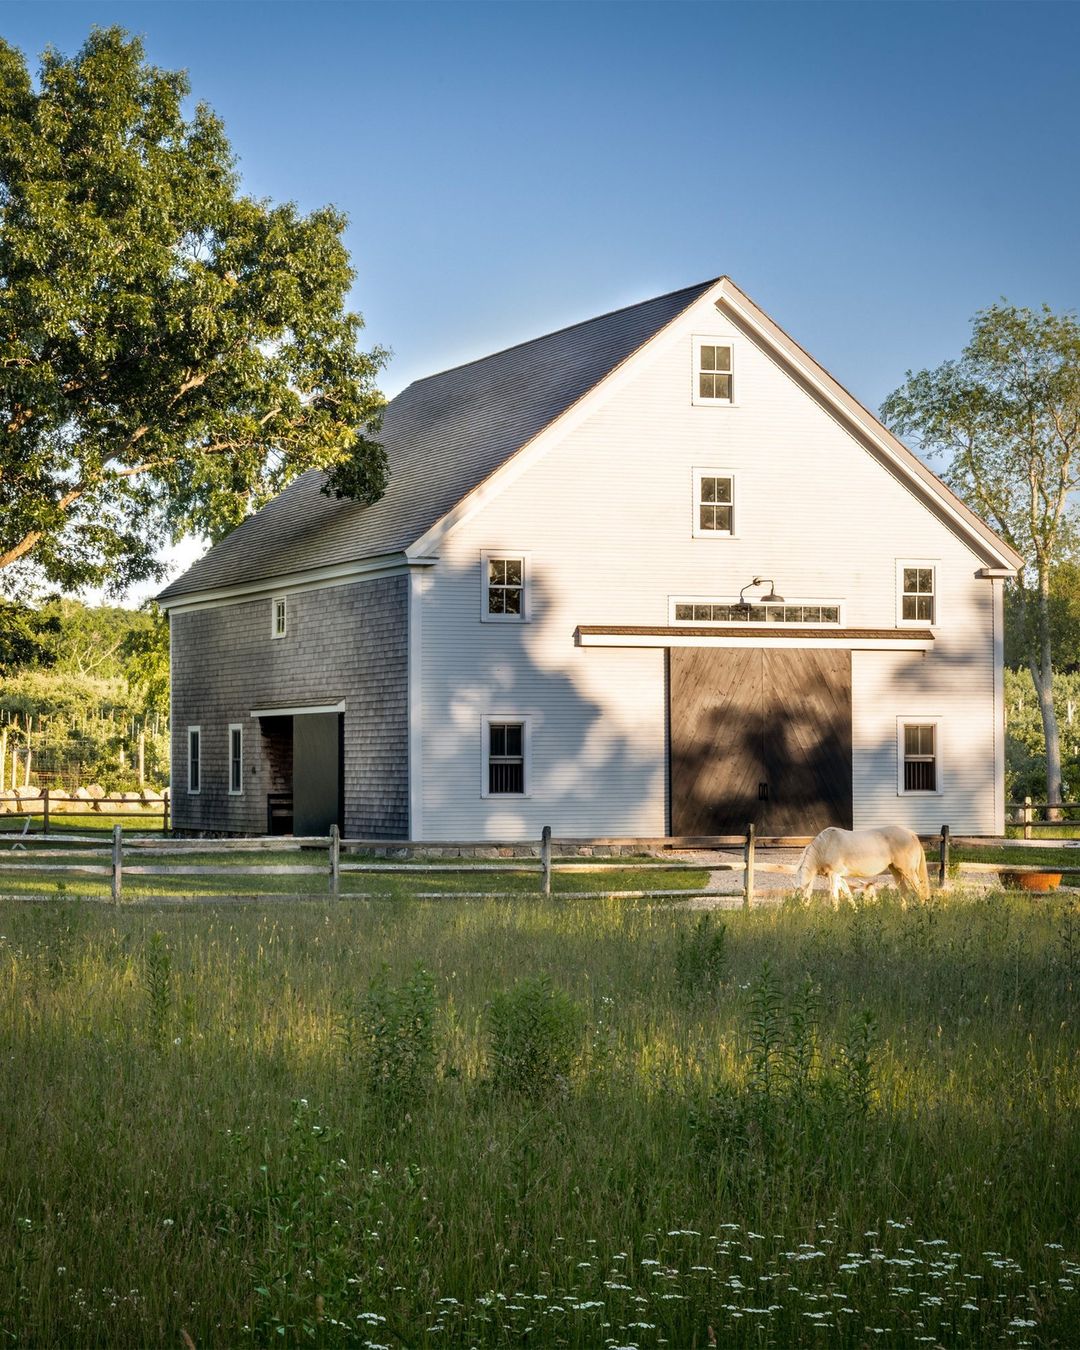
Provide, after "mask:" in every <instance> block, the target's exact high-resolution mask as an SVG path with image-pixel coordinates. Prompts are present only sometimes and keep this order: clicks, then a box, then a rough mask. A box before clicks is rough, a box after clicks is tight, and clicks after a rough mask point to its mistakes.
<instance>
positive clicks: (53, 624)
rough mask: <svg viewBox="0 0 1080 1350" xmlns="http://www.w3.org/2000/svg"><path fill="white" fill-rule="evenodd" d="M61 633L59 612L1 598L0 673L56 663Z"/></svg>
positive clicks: (4, 673) (5, 673)
mask: <svg viewBox="0 0 1080 1350" xmlns="http://www.w3.org/2000/svg"><path fill="white" fill-rule="evenodd" d="M59 634H60V620H59V618H58V617H57V616H56V615H55V614H49V613H42V612H40V611H39V610H36V609H32V608H31V607H30V606H29V605H23V604H19V603H18V602H16V601H12V600H4V599H2V598H0V675H7V674H9V673H10V672H11V671H13V670H17V669H19V668H20V667H29V668H33V669H38V668H40V667H42V666H50V665H54V664H55V662H56V656H57V639H58V637H59Z"/></svg>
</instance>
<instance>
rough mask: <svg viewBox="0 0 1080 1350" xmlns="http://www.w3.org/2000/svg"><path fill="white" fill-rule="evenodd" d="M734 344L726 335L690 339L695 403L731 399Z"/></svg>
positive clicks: (729, 401)
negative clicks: (692, 353) (691, 340)
mask: <svg viewBox="0 0 1080 1350" xmlns="http://www.w3.org/2000/svg"><path fill="white" fill-rule="evenodd" d="M734 381H735V347H734V345H733V343H732V341H731V339H730V338H713V337H699V338H695V339H694V398H693V401H694V402H695V403H706V404H710V403H711V404H731V403H734V401H735V385H734Z"/></svg>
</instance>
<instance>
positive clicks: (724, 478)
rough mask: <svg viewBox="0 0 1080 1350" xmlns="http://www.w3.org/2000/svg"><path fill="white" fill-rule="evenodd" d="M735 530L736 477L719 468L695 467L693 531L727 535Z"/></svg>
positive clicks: (707, 535)
mask: <svg viewBox="0 0 1080 1350" xmlns="http://www.w3.org/2000/svg"><path fill="white" fill-rule="evenodd" d="M734 532H735V476H734V474H732V473H729V472H724V471H723V470H720V469H695V470H694V534H695V535H696V536H697V537H699V538H705V539H708V538H714V539H715V538H718V537H721V538H726V537H730V536H731V535H733V534H734Z"/></svg>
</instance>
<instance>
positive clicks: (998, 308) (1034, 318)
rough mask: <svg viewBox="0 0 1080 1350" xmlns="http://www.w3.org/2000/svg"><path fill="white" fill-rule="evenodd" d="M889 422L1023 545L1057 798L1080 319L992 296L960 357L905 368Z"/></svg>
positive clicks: (1024, 591)
mask: <svg viewBox="0 0 1080 1350" xmlns="http://www.w3.org/2000/svg"><path fill="white" fill-rule="evenodd" d="M881 411H882V415H883V417H884V418H885V420H886V422H887V423H888V424H889V425H890V426H892V427H894V428H895V429H896V430H898V431H899V432H901V433H902V434H903V433H910V434H913V435H914V436H915V437H917V439H918V441H919V442H920V444H921V446H922V448H923V449H924V450H926V451H928V452H930V453H935V454H941V455H943V456H944V457H945V459H946V468H945V477H946V481H947V482H948V483H949V485H950V486H951V487H952V488H953V489H954V490H955V491H956V492H957V493H958V494H959V495H960V496H961V497H962V498H963V499H964V500H965V501H966V502H967V503H968V504H969V505H970V506H971V507H973V509H974V510H975V511H977V512H978V513H979V514H980V515H981V516H982V517H983V518H984V519H985V520H987V521H988V522H989V523H990V524H991V525H992V526H993V527H994V528H995V529H996V530H997V532H998V533H999V534H1000V535H1001V537H1002V538H1003V539H1004V540H1005V541H1006V542H1007V543H1009V544H1011V545H1012V547H1013V548H1014V549H1016V551H1017V552H1018V553H1019V554H1020V555H1021V556H1022V557H1023V559H1024V562H1025V566H1024V568H1023V570H1022V571H1021V572H1020V575H1019V576H1018V577H1017V580H1016V582H1015V591H1014V593H1013V595H1012V596H1011V597H1010V601H1011V603H1010V615H1011V617H1012V619H1013V633H1012V637H1013V642H1012V645H1013V648H1014V650H1017V651H1018V653H1019V654H1022V658H1023V659H1024V661H1025V663H1026V664H1027V667H1028V669H1029V670H1030V671H1031V676H1032V679H1033V681H1034V684H1035V690H1036V693H1037V695H1038V699H1039V711H1040V714H1041V717H1042V723H1043V729H1044V732H1045V737H1046V761H1047V763H1046V786H1047V793H1048V800H1049V801H1051V802H1059V801H1060V800H1061V738H1060V735H1059V731H1058V722H1057V716H1056V714H1055V711H1054V700H1053V676H1054V660H1055V637H1057V638H1059V640H1060V637H1061V635H1062V625H1063V624H1064V621H1065V617H1064V615H1063V614H1061V613H1059V612H1058V610H1059V609H1060V607H1056V606H1055V604H1054V595H1053V591H1054V581H1055V576H1059V577H1060V576H1062V575H1063V574H1062V573H1061V571H1060V569H1061V568H1062V567H1063V565H1064V564H1065V563H1067V562H1068V560H1069V558H1070V556H1071V555H1072V552H1073V549H1074V545H1075V540H1076V524H1077V517H1076V506H1075V499H1074V494H1075V492H1076V490H1077V488H1078V487H1080V322H1078V321H1077V318H1076V316H1075V315H1073V314H1055V313H1053V312H1052V311H1051V310H1050V309H1049V308H1047V307H1045V306H1044V307H1043V308H1042V309H1041V310H1038V311H1033V310H1030V309H1020V308H1017V307H1016V306H1013V305H1008V304H1005V303H1004V302H1003V303H1001V304H1000V305H994V306H992V307H991V308H989V309H986V310H982V311H981V312H980V313H979V314H977V315H976V316H975V320H974V324H973V328H972V334H971V341H970V342H969V343H968V345H967V346H966V347H965V348H964V351H963V353H962V355H961V357H960V359H959V360H956V361H946V362H945V363H944V365H941V366H939V367H938V368H937V369H936V370H922V371H919V372H917V373H915V374H913V373H912V372H911V371H908V373H907V379H906V381H905V383H904V384H903V385H902V386H901V387H900V388H899V389H897V390H896V391H895V392H894V393H893V394H891V395H890V396H889V397H888V398H887V399H886V400H885V402H884V404H883V405H882V409H881Z"/></svg>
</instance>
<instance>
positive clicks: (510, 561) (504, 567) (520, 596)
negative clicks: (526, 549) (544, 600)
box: [480, 549, 529, 623]
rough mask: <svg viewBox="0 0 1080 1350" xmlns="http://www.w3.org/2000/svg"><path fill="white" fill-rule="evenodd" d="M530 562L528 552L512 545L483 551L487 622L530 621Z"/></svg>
mask: <svg viewBox="0 0 1080 1350" xmlns="http://www.w3.org/2000/svg"><path fill="white" fill-rule="evenodd" d="M528 564H529V560H528V556H527V555H526V554H524V553H517V552H513V551H511V550H509V549H500V550H496V549H490V550H486V551H485V552H484V553H482V554H481V557H480V567H481V576H482V578H483V589H482V593H481V597H480V617H481V619H483V620H484V621H485V622H487V623H525V622H527V620H528V589H527V587H528Z"/></svg>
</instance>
